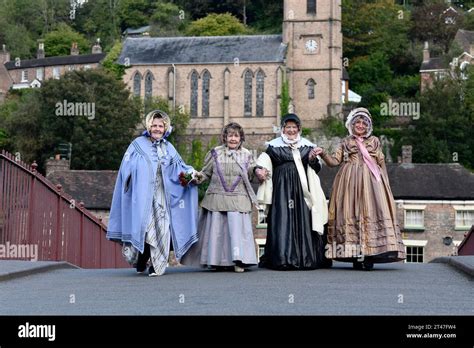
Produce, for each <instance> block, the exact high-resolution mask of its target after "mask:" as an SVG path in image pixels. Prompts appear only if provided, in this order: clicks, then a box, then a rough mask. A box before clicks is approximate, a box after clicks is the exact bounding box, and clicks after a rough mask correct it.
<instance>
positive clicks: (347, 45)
mask: <svg viewBox="0 0 474 348" xmlns="http://www.w3.org/2000/svg"><path fill="white" fill-rule="evenodd" d="M342 4H343V5H342V31H343V40H344V44H343V47H344V56H345V57H348V58H349V59H351V58H354V57H361V56H367V55H370V54H373V53H376V52H380V53H384V54H385V55H386V56H387V57H390V58H392V57H394V58H395V57H397V56H403V55H404V54H405V52H406V50H407V48H408V46H409V42H408V38H407V32H408V30H409V23H410V22H409V13H408V12H404V8H403V7H401V6H398V5H394V4H393V0H380V1H377V2H372V3H371V2H366V1H364V2H356V1H353V0H343V3H342Z"/></svg>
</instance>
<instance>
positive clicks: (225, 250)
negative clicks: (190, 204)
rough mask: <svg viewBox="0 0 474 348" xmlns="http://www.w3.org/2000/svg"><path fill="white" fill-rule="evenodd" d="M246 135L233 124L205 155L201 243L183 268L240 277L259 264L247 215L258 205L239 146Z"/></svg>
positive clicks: (250, 165)
mask: <svg viewBox="0 0 474 348" xmlns="http://www.w3.org/2000/svg"><path fill="white" fill-rule="evenodd" d="M244 141H245V134H244V131H243V129H242V127H241V126H240V125H239V124H237V123H234V122H232V123H229V124H228V125H226V126H225V127H224V129H223V132H222V142H223V145H221V146H217V147H215V148H214V149H212V150H211V151H209V153H208V154H207V155H206V158H205V163H204V167H203V169H202V171H201V172H200V174H201V175H202V178H201V179H200V181H199V182H200V183H203V182H205V181H209V182H210V183H209V188H208V189H207V191H206V194H205V196H204V199H203V201H202V204H201V206H202V210H201V214H200V218H199V224H198V235H199V241H198V243H196V244H195V245H194V246H193V247H192V248H191V250H190V251H189V252H188V253H187V254H186V255H185V256H184V257H183V260H182V261H181V263H183V264H187V265H201V266H207V267H209V268H212V269H225V268H227V267H229V266H230V267H233V270H234V271H235V272H238V273H240V272H244V270H245V268H246V267H249V266H251V265H256V264H257V255H256V248H255V241H254V237H253V231H252V221H251V211H252V205H253V204H256V197H255V193H254V191H253V190H252V187H251V185H250V178H252V177H253V175H254V170H255V160H254V158H253V156H252V154H251V153H250V151H249V150H247V149H245V148H244V147H243V146H242V143H243V142H244Z"/></svg>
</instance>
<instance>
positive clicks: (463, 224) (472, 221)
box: [455, 210, 474, 230]
mask: <svg viewBox="0 0 474 348" xmlns="http://www.w3.org/2000/svg"><path fill="white" fill-rule="evenodd" d="M455 224H456V228H457V229H463V230H468V229H470V228H471V226H472V225H474V210H456V222H455Z"/></svg>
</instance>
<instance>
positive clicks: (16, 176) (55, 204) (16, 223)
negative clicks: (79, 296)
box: [0, 150, 130, 268]
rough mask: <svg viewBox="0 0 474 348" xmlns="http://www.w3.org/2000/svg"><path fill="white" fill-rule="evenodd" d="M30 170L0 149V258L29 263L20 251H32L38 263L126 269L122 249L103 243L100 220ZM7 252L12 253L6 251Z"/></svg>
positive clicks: (34, 169) (118, 246)
mask: <svg viewBox="0 0 474 348" xmlns="http://www.w3.org/2000/svg"><path fill="white" fill-rule="evenodd" d="M36 167H37V165H36V163H33V164H32V165H31V166H29V165H27V164H25V163H23V162H21V161H17V160H16V158H15V156H13V155H12V154H10V153H8V152H6V151H4V150H2V152H1V154H0V245H1V246H3V248H2V250H3V254H4V255H0V258H3V259H5V258H8V259H17V260H19V259H28V257H30V259H31V255H26V257H25V255H21V253H20V251H22V250H23V251H24V250H27V248H28V247H34V248H36V250H37V253H36V256H37V257H36V258H37V260H39V261H67V262H70V263H72V264H74V265H77V266H79V267H83V268H122V267H130V266H129V265H128V264H127V263H126V262H125V260H124V259H123V257H122V253H121V246H120V244H118V243H114V242H111V241H108V240H107V239H106V226H105V225H104V224H103V223H102V221H101V220H100V219H98V218H97V217H95V216H94V215H93V214H92V213H91V212H89V211H88V210H87V209H85V208H84V204H83V203H82V202H81V203H79V204H75V201H74V199H73V197H71V196H69V195H68V194H67V193H65V192H63V191H62V187H61V185H54V184H52V183H51V182H50V181H49V180H48V179H46V178H45V177H44V176H42V175H41V174H40V173H38V172H37V171H36ZM10 251H11V252H10Z"/></svg>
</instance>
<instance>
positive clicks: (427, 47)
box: [423, 41, 430, 62]
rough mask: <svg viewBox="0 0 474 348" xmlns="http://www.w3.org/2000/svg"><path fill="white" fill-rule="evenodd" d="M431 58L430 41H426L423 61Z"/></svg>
mask: <svg viewBox="0 0 474 348" xmlns="http://www.w3.org/2000/svg"><path fill="white" fill-rule="evenodd" d="M429 60H430V46H429V44H428V41H425V47H424V48H423V61H424V62H428V61H429Z"/></svg>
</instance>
